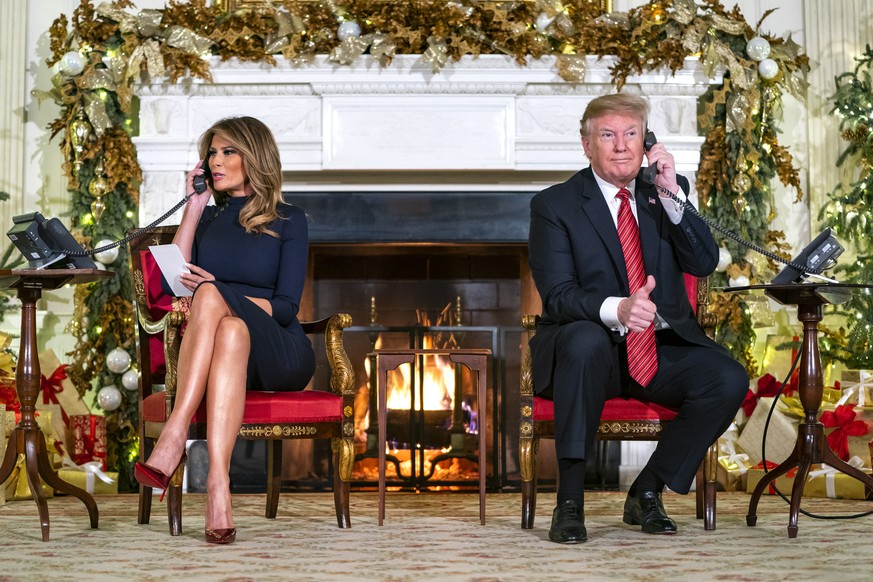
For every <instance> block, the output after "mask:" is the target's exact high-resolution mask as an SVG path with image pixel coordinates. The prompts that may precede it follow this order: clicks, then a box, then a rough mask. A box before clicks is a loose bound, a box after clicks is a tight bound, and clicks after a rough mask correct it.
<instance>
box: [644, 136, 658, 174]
mask: <svg viewBox="0 0 873 582" xmlns="http://www.w3.org/2000/svg"><path fill="white" fill-rule="evenodd" d="M656 143H658V138H656V137H655V133H654V132H652V131H648V130H646V137H645V138H644V139H643V147H644V148H646V151H649V150H650V149H652V147H654V145H655V144H656ZM657 175H658V162H655V163H654V164H651V165H649V166H647V167H645V168H643V181H644V182H646V183H647V184H654V183H655V176H657Z"/></svg>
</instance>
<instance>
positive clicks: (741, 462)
mask: <svg viewBox="0 0 873 582" xmlns="http://www.w3.org/2000/svg"><path fill="white" fill-rule="evenodd" d="M751 466H752V463H751V461H750V460H749V455H748V454H746V453H744V452H742V451H741V450H740V449H738V447H737V445H736V441H735V440H733V439H728V438H724V437H722V438H720V439H718V467H717V470H716V481H717V482H718V483H719V484H720V485H721V487H722V489H723V490H724V491H745V490H746V474H747V473H748V471H749V468H750V467H751Z"/></svg>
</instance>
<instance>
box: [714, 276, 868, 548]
mask: <svg viewBox="0 0 873 582" xmlns="http://www.w3.org/2000/svg"><path fill="white" fill-rule="evenodd" d="M871 288H873V286H871V285H859V284H850V283H791V284H786V285H748V286H745V287H732V288H728V289H726V291H749V290H762V291H763V292H764V293H765V294H767V295H769V296H770V297H772V298H773V299H775V300H776V301H778V302H779V303H781V304H782V305H796V306H797V319H798V320H799V321H801V322H802V323H803V351H802V353H801V356H800V382H799V388H800V389H799V392H800V403H801V404H802V405H803V413H804V420H803V422H801V423H800V425H799V426H798V427H797V441H796V442H795V445H794V450H793V451H792V452H791V454H790V455H789V456H788V458H787V459H785V460H784V461H782V463H781V464H780V465H779V466H777V467H776V468H774V469H773V470H772V471H770V472H768V473H767V474H766V475H764V478H763V479H761V481H759V482H758V485H757V486H756V487H755V490H754V491H753V492H752V497H751V500H750V501H749V513H748V514H747V515H746V525H749V526H753V525H755V524H756V523H757V522H758V513H757V511H758V501H759V500H760V498H761V494H763V493H764V489H765V488H766V487H767V486H768V485H769V484H770V483H772V482H773V481H774V480H775V479H777V478H779V477H781V476H782V475H784V474H785V473H787V472H788V471H789V470H791V469H793V468H794V467H797V473H796V474H795V476H794V486H793V487H792V489H791V504H790V506H789V511H788V537H789V538H796V537H797V530H798V525H797V518H798V515H799V513H800V500H801V498H802V497H803V486H804V484H805V483H806V477H807V475H809V469H810V466H811V465H813V464H814V463H827V464H828V465H830V466H831V467H833V468H835V469H837V470H838V471H841V472H843V473H845V474H846V475H849V476H850V477H853V478H855V479H857V480H858V481H860V482H861V483H863V484H865V485H867V486H868V487H871V488H873V477H871V476H870V475H868V474H866V473H864V472H863V471H861V470H860V469H856V468H855V467H853V466H851V465H849V464H848V463H847V462H845V461H844V460H842V459H841V458H839V457H838V456H837V455H836V453H834V452H833V451H832V450H831V447H830V446H829V445H828V441H827V439H826V438H825V434H824V426H823V425H822V423H821V422H819V421H818V411H819V409H820V408H821V402H822V395H823V392H824V381H823V375H822V367H821V354H820V352H819V347H818V324H819V322H820V321H821V320H822V316H823V314H822V306H823V305H827V304H839V303H845V302H846V301H848V300H849V299H850V298H851V296H852V293H856V292H858V291H866V290H869V289H871Z"/></svg>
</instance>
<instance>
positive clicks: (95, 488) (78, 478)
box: [58, 461, 118, 495]
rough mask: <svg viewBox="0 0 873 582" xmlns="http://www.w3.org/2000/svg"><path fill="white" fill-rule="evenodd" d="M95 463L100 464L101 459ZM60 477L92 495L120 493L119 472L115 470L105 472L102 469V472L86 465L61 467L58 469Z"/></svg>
mask: <svg viewBox="0 0 873 582" xmlns="http://www.w3.org/2000/svg"><path fill="white" fill-rule="evenodd" d="M94 464H95V465H98V464H99V461H95V462H94ZM97 469H99V467H97ZM58 477H60V478H61V479H62V480H64V481H66V482H67V483H70V484H72V485H75V486H76V487H78V488H79V489H84V490H85V491H87V492H88V493H90V494H92V495H116V494H118V473H116V472H114V471H105V472H104V471H102V470H100V472H99V473H97V472H96V471H94V470H89V469H88V468H86V467H79V468H76V469H60V470H58ZM107 481H109V482H107Z"/></svg>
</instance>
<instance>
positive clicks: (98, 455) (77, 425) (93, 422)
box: [70, 414, 106, 471]
mask: <svg viewBox="0 0 873 582" xmlns="http://www.w3.org/2000/svg"><path fill="white" fill-rule="evenodd" d="M70 432H71V436H72V442H71V449H72V450H71V451H70V457H71V458H72V459H73V462H75V463H76V465H84V464H85V463H87V462H89V461H100V463H101V467H100V468H101V469H103V470H104V471H105V470H106V418H105V417H103V416H97V415H94V414H87V415H76V416H71V417H70Z"/></svg>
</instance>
